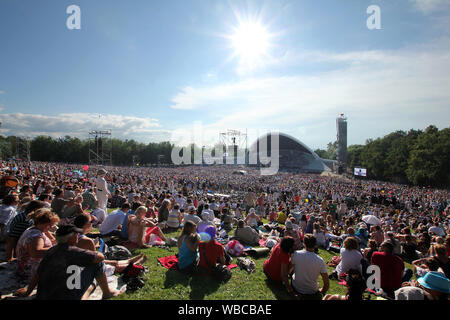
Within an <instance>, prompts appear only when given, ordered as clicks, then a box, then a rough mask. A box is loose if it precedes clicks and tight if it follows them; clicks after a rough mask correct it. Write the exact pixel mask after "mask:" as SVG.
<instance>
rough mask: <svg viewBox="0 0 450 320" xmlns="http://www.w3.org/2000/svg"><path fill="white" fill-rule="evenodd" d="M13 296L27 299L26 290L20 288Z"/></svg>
mask: <svg viewBox="0 0 450 320" xmlns="http://www.w3.org/2000/svg"><path fill="white" fill-rule="evenodd" d="M14 295H15V296H17V297H28V293H27V288H26V287H25V288H20V289H17V290H16V291H14Z"/></svg>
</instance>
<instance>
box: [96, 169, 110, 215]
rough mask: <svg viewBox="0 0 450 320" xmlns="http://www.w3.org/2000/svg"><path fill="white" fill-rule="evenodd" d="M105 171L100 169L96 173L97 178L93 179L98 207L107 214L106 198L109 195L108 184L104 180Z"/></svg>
mask: <svg viewBox="0 0 450 320" xmlns="http://www.w3.org/2000/svg"><path fill="white" fill-rule="evenodd" d="M106 173H107V171H106V170H105V169H100V170H98V171H97V178H95V179H94V185H95V188H96V191H95V193H96V195H97V201H98V207H99V208H101V209H103V210H104V211H105V212H108V211H107V210H108V209H107V205H108V198H110V197H111V193H110V192H109V190H108V183H107V182H106V180H105V176H106Z"/></svg>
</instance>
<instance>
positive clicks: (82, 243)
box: [74, 215, 147, 273]
mask: <svg viewBox="0 0 450 320" xmlns="http://www.w3.org/2000/svg"><path fill="white" fill-rule="evenodd" d="M74 225H75V227H77V228H78V229H80V230H82V231H83V232H82V233H80V234H79V235H78V243H77V245H76V246H77V247H78V248H80V249H85V250H90V251H97V248H96V247H97V245H96V242H95V241H94V240H92V239H91V238H89V237H87V236H86V234H88V233H89V232H90V231H91V227H92V220H91V217H90V216H89V215H80V216H78V217H76V218H75V220H74ZM146 260H147V256H146V255H144V254H143V253H141V254H139V255H137V256H136V257H133V258H130V259H128V260H104V262H105V263H106V264H107V265H111V266H113V267H114V268H115V270H114V271H113V272H118V273H121V272H122V271H123V270H125V268H126V267H127V266H128V265H129V264H130V263H135V264H140V263H144V262H145V261H146Z"/></svg>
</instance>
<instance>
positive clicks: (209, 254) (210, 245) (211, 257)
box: [198, 240, 225, 272]
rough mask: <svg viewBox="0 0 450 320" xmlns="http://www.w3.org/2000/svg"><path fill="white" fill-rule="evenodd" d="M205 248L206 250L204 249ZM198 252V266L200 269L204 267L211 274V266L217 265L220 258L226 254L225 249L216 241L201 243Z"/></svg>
mask: <svg viewBox="0 0 450 320" xmlns="http://www.w3.org/2000/svg"><path fill="white" fill-rule="evenodd" d="M203 248H205V249H203ZM198 250H199V252H200V261H199V263H198V265H199V266H200V267H204V268H205V269H206V270H209V271H210V272H211V268H210V267H209V265H213V266H214V265H216V263H217V259H218V258H220V257H221V256H223V255H224V254H225V251H224V249H223V246H222V245H221V244H220V243H218V242H217V241H216V240H213V241H208V242H203V241H201V242H200V244H199V247H198ZM205 253H206V259H207V260H208V262H209V264H208V263H207V262H206V260H205Z"/></svg>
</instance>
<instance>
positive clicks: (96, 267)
mask: <svg viewBox="0 0 450 320" xmlns="http://www.w3.org/2000/svg"><path fill="white" fill-rule="evenodd" d="M245 170H247V171H248V174H245V175H242V174H239V171H236V170H235V168H233V167H232V166H185V167H172V168H170V167H163V168H145V167H142V168H130V167H108V166H106V167H102V168H97V167H95V168H92V167H91V168H89V167H88V166H82V165H79V166H77V165H67V164H57V163H42V162H13V161H9V162H5V161H4V162H3V163H2V166H1V168H0V171H1V175H2V177H3V178H2V180H1V181H0V197H1V199H2V205H1V207H0V228H1V230H0V238H1V239H0V241H2V242H4V243H5V257H4V259H5V261H8V262H10V263H17V275H18V276H19V277H21V278H23V279H26V281H27V282H28V285H27V286H26V287H24V288H21V289H19V290H17V292H16V294H17V295H22V296H28V295H30V294H31V293H32V292H33V290H34V289H35V288H37V294H36V298H37V299H82V298H85V296H86V292H87V291H88V289H89V287H91V286H92V285H93V283H95V284H98V285H99V287H100V288H101V289H102V292H103V296H104V298H110V297H112V296H115V295H118V294H120V293H121V292H120V291H117V290H115V289H112V288H109V286H108V282H107V280H106V274H107V272H108V270H107V269H108V268H111V267H113V268H115V270H116V271H121V270H123V269H124V268H125V267H126V266H127V265H128V264H129V263H130V261H128V260H127V261H110V260H106V258H105V256H104V254H102V253H101V252H99V247H100V240H99V239H107V238H111V237H114V238H117V239H120V240H121V241H123V243H124V244H126V245H127V246H128V247H132V248H150V247H152V246H153V245H158V244H167V245H169V246H177V247H178V268H179V270H180V271H181V272H185V273H188V274H192V273H199V272H200V273H202V274H205V273H206V274H212V272H213V269H214V268H215V267H216V266H217V265H226V264H228V263H229V261H230V259H229V253H230V252H227V250H226V248H225V244H226V242H227V241H230V240H237V241H239V243H241V244H243V245H246V246H253V247H258V246H266V247H268V248H270V249H271V251H270V256H269V257H268V258H267V261H266V262H265V263H264V267H263V271H264V273H265V274H266V276H267V277H268V278H269V279H271V281H274V282H277V283H280V284H282V285H283V286H284V287H285V288H286V290H287V292H289V293H290V294H292V295H293V296H295V297H296V298H298V299H304V300H308V299H324V300H348V299H350V300H360V299H362V297H363V294H364V293H365V292H367V289H370V288H368V286H367V283H368V279H369V280H370V276H371V272H370V271H371V270H372V269H373V268H371V267H372V266H377V267H378V268H379V270H380V277H381V278H380V279H377V280H378V281H379V283H380V288H376V289H375V290H373V291H374V294H378V295H380V294H383V296H384V297H385V298H387V299H399V300H400V299H430V300H434V299H448V295H449V294H450V280H449V279H450V261H449V255H450V219H449V218H450V217H449V216H448V214H449V210H450V209H449V208H450V194H449V192H448V190H438V189H434V188H430V187H412V186H406V185H398V184H393V183H386V182H380V181H370V180H367V181H366V180H361V179H354V178H351V177H346V176H336V175H332V176H327V175H317V174H299V173H289V172H279V173H277V174H276V175H272V176H261V175H260V172H259V170H256V169H255V168H245ZM108 209H112V212H110V213H108ZM110 211H111V210H110ZM92 226H94V227H96V228H98V230H99V232H98V234H97V235H95V236H92V234H91V228H92ZM175 231H179V232H180V235H179V238H178V239H173V238H170V237H168V236H167V234H168V233H173V232H175ZM228 235H231V237H228ZM224 241H225V242H224ZM319 249H324V250H329V251H334V252H336V256H335V257H334V258H333V260H332V261H331V262H330V263H329V264H328V265H329V266H333V268H334V271H333V272H331V273H328V272H327V263H326V262H325V261H324V260H323V259H322V258H321V257H320V256H319V255H318V250H319ZM132 259H133V261H132V262H138V263H142V262H144V261H145V259H146V257H145V256H143V255H140V256H137V257H135V258H132ZM405 262H407V263H410V264H411V265H412V266H413V268H412V269H411V268H406V267H405ZM74 265H75V266H79V267H81V268H82V273H81V279H82V281H81V286H79V288H78V289H73V290H72V289H69V288H67V285H66V283H67V278H68V277H69V276H70V274H68V273H67V268H69V267H70V266H74ZM414 275H415V276H416V278H417V280H413V279H414ZM319 278H321V279H322V284H323V285H322V287H321V288H319V281H318V280H319ZM94 279H95V281H94ZM333 280H336V281H342V282H343V283H345V285H346V286H347V288H348V289H347V291H348V292H347V295H345V296H340V295H330V294H327V292H328V290H329V286H330V281H333Z"/></svg>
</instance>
